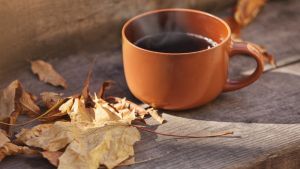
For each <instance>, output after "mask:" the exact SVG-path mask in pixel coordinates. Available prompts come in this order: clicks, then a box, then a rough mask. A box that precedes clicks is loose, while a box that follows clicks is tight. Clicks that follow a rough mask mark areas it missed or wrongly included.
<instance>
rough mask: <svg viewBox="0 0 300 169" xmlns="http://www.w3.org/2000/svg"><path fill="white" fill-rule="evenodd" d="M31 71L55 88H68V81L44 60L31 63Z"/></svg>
mask: <svg viewBox="0 0 300 169" xmlns="http://www.w3.org/2000/svg"><path fill="white" fill-rule="evenodd" d="M31 70H32V72H33V73H34V74H37V75H38V77H39V79H40V80H41V81H43V82H45V83H50V84H52V85H53V86H61V87H63V88H67V82H66V80H65V79H64V78H63V77H62V76H61V75H60V74H59V73H57V71H56V70H55V69H54V68H53V66H52V65H51V64H49V63H47V62H45V61H43V60H35V61H32V62H31Z"/></svg>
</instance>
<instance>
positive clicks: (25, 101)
mask: <svg viewBox="0 0 300 169" xmlns="http://www.w3.org/2000/svg"><path fill="white" fill-rule="evenodd" d="M20 87H21V89H22V95H21V97H20V100H19V101H20V104H21V106H22V108H23V109H22V111H25V112H27V113H28V114H29V115H31V116H36V115H38V114H39V112H40V108H39V106H37V105H36V104H35V100H34V98H35V97H34V96H33V95H32V94H30V93H28V92H26V91H25V90H24V89H23V87H22V85H21V84H20Z"/></svg>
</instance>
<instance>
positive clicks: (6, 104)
mask: <svg viewBox="0 0 300 169" xmlns="http://www.w3.org/2000/svg"><path fill="white" fill-rule="evenodd" d="M39 111H40V108H39V107H38V106H37V105H36V104H35V102H34V96H33V95H31V94H30V93H28V92H26V91H25V89H24V88H23V86H22V85H21V83H20V82H19V81H18V80H15V81H13V82H11V83H10V84H9V85H8V87H6V88H5V89H3V90H2V91H1V92H0V121H4V122H8V123H9V124H14V123H16V120H17V118H18V116H19V114H20V113H21V112H26V113H27V114H29V115H32V116H35V115H37V114H38V113H39ZM6 128H7V126H6ZM7 129H8V130H9V127H8V128H7Z"/></svg>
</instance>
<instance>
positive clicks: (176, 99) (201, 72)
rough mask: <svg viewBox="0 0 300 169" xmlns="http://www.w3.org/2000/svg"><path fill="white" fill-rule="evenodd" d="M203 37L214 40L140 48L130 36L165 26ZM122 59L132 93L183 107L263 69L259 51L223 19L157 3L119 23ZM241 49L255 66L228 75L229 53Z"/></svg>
mask: <svg viewBox="0 0 300 169" xmlns="http://www.w3.org/2000/svg"><path fill="white" fill-rule="evenodd" d="M166 25H167V27H168V29H169V28H170V27H171V28H172V27H176V31H178V30H179V31H182V32H183V33H193V34H197V35H202V36H204V37H208V38H210V39H212V40H213V41H215V42H217V45H216V46H214V47H212V48H209V49H205V50H200V51H194V52H186V53H165V52H157V51H151V50H147V49H143V48H141V47H138V46H137V45H135V42H136V41H137V40H139V39H141V38H143V37H145V36H149V35H153V34H157V33H163V32H164V31H166V30H165V27H166ZM122 48H123V64H124V72H125V77H126V82H127V85H128V87H129V89H130V91H131V92H132V94H133V95H134V96H136V97H137V98H138V99H140V100H141V101H143V102H145V103H148V104H149V105H151V106H153V107H155V108H162V109H166V110H183V109H190V108H194V107H197V106H200V105H203V104H206V103H208V102H210V101H212V100H213V99H215V98H216V97H217V96H218V95H219V94H220V93H221V92H227V91H233V90H237V89H240V88H243V87H245V86H248V85H249V84H251V83H253V82H254V81H256V80H257V79H258V78H259V76H260V75H261V74H262V72H263V66H264V64H263V56H262V54H261V53H260V52H259V51H258V50H257V49H256V48H255V46H254V45H251V43H247V42H235V41H233V40H232V39H231V31H230V28H229V26H228V25H227V23H226V22H224V21H223V20H222V19H220V18H218V17H216V16H213V15H211V14H208V13H205V12H201V11H197V10H191V9H160V10H155V11H150V12H146V13H143V14H141V15H138V16H135V17H133V18H132V19H130V20H128V21H127V22H126V23H125V25H124V26H123V29H122ZM237 54H245V55H247V56H251V57H253V58H254V59H255V60H256V63H257V67H256V70H255V71H254V72H253V73H252V74H251V75H250V76H248V77H245V78H244V79H241V80H230V79H228V64H229V58H230V57H232V56H235V55H237Z"/></svg>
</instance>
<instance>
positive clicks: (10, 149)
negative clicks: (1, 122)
mask: <svg viewBox="0 0 300 169" xmlns="http://www.w3.org/2000/svg"><path fill="white" fill-rule="evenodd" d="M15 154H27V155H32V154H37V151H35V150H32V149H30V148H28V147H26V146H25V147H22V146H17V145H15V144H13V143H11V141H10V140H9V139H8V137H7V134H6V133H5V131H3V130H0V161H2V160H3V159H4V158H5V157H7V156H10V155H15Z"/></svg>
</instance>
